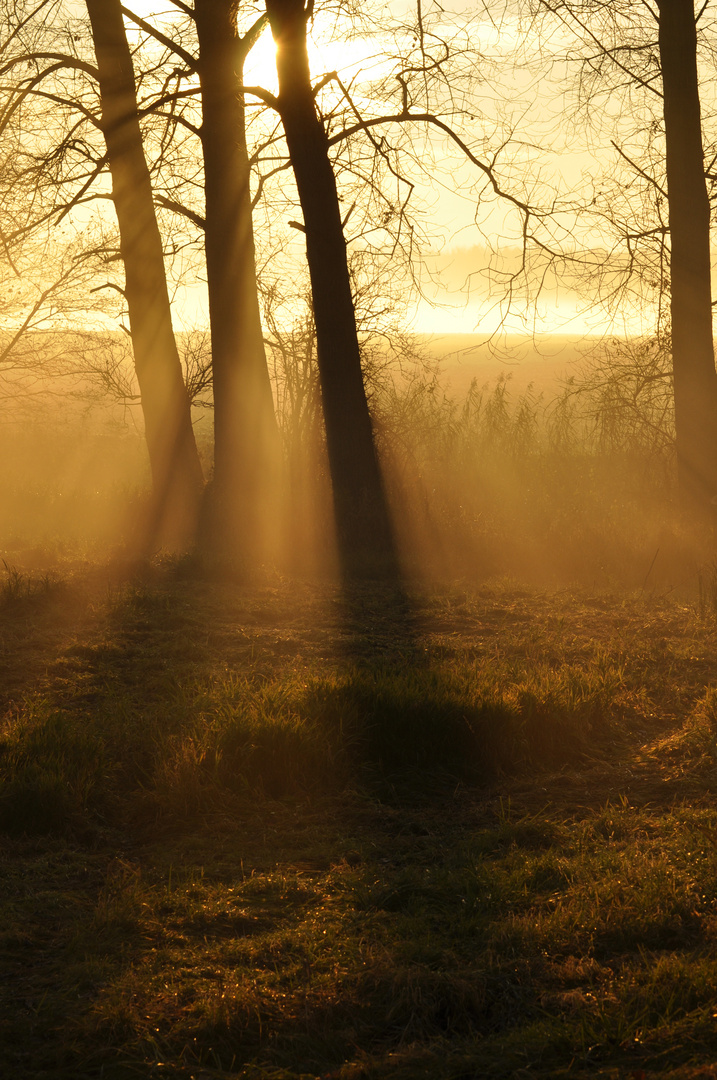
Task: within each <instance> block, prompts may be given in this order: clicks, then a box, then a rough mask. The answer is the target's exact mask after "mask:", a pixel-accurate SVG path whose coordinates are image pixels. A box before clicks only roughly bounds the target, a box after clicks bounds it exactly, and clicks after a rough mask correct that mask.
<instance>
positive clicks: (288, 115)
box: [266, 0, 398, 577]
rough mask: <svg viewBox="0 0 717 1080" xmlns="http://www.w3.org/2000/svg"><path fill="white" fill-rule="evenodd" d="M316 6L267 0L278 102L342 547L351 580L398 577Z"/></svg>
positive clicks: (345, 568) (341, 552)
mask: <svg viewBox="0 0 717 1080" xmlns="http://www.w3.org/2000/svg"><path fill="white" fill-rule="evenodd" d="M312 8H313V5H312V4H309V5H308V6H306V7H305V6H304V2H303V0H266V11H267V14H268V16H269V22H270V24H271V31H272V35H273V38H274V41H275V43H276V69H277V75H278V81H279V94H278V97H277V107H278V111H279V115H280V116H281V120H282V124H283V127H284V133H285V136H286V142H287V146H288V150H289V156H290V159H291V166H292V169H293V172H294V177H295V179H296V186H297V189H298V193H299V200H300V203H301V209H302V212H303V217H304V229H305V233H306V254H307V261H308V266H309V276H310V279H311V291H312V297H313V306H314V320H315V325H316V341H317V360H318V368H319V381H320V385H321V400H322V408H323V413H324V422H325V427H326V442H327V449H328V457H329V469H330V472H331V482H332V487H333V494H334V507H335V515H336V525H337V535H338V542H339V552H340V557H341V560H342V566H343V571H344V573H345V575H347V576H349V577H353V576H362V575H374V574H381V575H388V576H395V575H396V574H397V572H398V559H397V554H396V547H395V541H394V536H393V528H392V524H391V520H390V514H389V509H388V504H387V500H386V494H385V490H384V483H383V478H382V475H381V468H380V464H379V460H378V455H377V452H376V444H375V439H374V433H373V427H372V422H371V416H370V413H369V408H368V402H367V399H366V390H365V387H364V381H363V374H362V371H361V354H360V349H359V341H358V334H357V331H356V317H355V311H354V303H353V297H352V294H351V281H350V275H349V268H348V260H347V252H346V241H345V238H344V232H343V223H342V219H341V210H340V204H339V199H338V192H337V188H336V179H335V176H334V172H333V169H332V166H331V161H330V158H329V142H328V137H327V133H326V130H325V128H324V125H323V123H322V122H321V119H320V117H319V115H318V113H317V110H316V99H315V95H314V92H313V87H312V83H311V73H310V68H309V57H308V51H307V21H308V19H309V18H310V16H311V12H312Z"/></svg>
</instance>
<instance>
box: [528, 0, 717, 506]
mask: <svg viewBox="0 0 717 1080" xmlns="http://www.w3.org/2000/svg"><path fill="white" fill-rule="evenodd" d="M530 6H531V7H533V9H534V8H535V5H530ZM538 6H539V7H540V8H541V9H542V10H543V12H545V13H549V15H550V16H551V17H556V18H557V19H558V20H559V21H560V22H561V23H562V24H563V25H564V26H568V27H570V28H571V29H572V30H573V31H574V32H576V34H577V35H578V36H579V37H580V38H582V40H583V41H584V43H585V46H586V49H585V52H584V53H582V55H581V68H582V71H581V91H582V93H583V94H584V95H585V103H586V104H587V106H588V110H589V113H590V115H591V118H592V117H594V114H595V108H594V105H595V102H596V100H597V95H602V96H603V97H605V98H608V99H610V98H611V97H612V96H613V95H617V94H621V95H624V96H625V97H624V100H623V108H622V109H621V110H619V109H617V108H615V107H613V108H612V109H611V110H603V111H602V112H601V114H600V118H601V120H600V121H598V124H601V121H602V120H603V119H604V117H605V116H608V117H609V121H608V122H609V123H610V124H612V125H614V129H613V131H611V132H610V136H611V141H612V144H613V147H614V148H615V149H616V151H617V154H618V160H619V167H620V170H621V173H620V175H619V177H618V179H617V183H615V184H612V185H611V184H610V182H609V181H608V179H607V177H606V178H604V183H601V182H600V178H597V180H596V182H595V186H594V190H593V193H592V206H593V208H594V209H597V210H598V212H599V220H598V222H597V225H598V228H601V227H606V228H607V229H611V228H615V227H616V228H617V230H618V237H619V241H620V243H621V245H622V248H621V251H620V258H619V260H618V262H617V268H616V272H615V273H614V274H611V273H610V271H609V270H608V271H607V273H606V272H605V269H604V267H599V271H600V273H602V274H603V275H604V276H605V277H606V278H607V279H608V281H610V284H611V288H614V282H615V281H616V280H621V281H622V283H623V285H624V284H626V283H627V282H628V281H629V280H632V279H634V278H636V277H638V278H639V277H643V278H644V280H645V281H646V282H647V283H648V286H649V287H651V288H653V289H655V290H656V292H657V301H658V305H657V308H658V323H659V321H660V319H661V312H662V297H663V295H664V296H665V299H666V298H667V296H668V295H669V321H668V324H667V326H666V327H665V329H666V330H667V331H668V334H666V335H664V336H665V337H666V339H667V340H668V341H669V347H670V349H671V374H672V382H673V392H674V414H675V442H676V450H677V464H678V481H679V487H680V491H681V494H682V496H683V500H684V503H685V506H686V507H688V508H690V509H691V510H692V511H695V510H697V511H699V513H700V515H701V516H702V517H704V515H705V514H706V515H707V516H708V517H710V516H712V515H713V513H714V506H713V500H714V498H715V496H716V495H717V373H716V372H715V355H714V346H713V320H712V297H711V280H710V277H711V274H710V196H709V191H708V186H707V182H706V173H707V172H708V171H709V170H708V169H707V168H706V162H705V154H704V147H703V131H702V122H701V104H700V81H699V75H698V49H699V37H698V33H697V23H698V20H699V18H700V16H701V15H702V14H703V12H704V9H705V8H706V7H707V5H706V4H703V5H702V7H701V9H700V14H699V15H696V14H695V6H694V0H656V3H655V5H650V4H648V3H641V4H630V3H628V2H618V3H613V4H604V3H602V2H601V0H539V3H538ZM655 31H657V35H656V37H657V40H655ZM613 106H614V102H613ZM615 117H617V120H616V119H615ZM628 124H630V125H634V127H633V130H632V131H630V132H629V139H630V143H631V147H630V149H629V150H628V149H625V148H624V146H623V145H621V142H622V139H624V138H625V137H626V132H627V131H629V128H628ZM617 129H619V132H620V133H618V130H617ZM621 136H622V139H621ZM606 141H607V139H606ZM640 143H642V146H641V147H640V145H639V144H640ZM626 174H627V175H626ZM636 185H639V186H640V189H639V197H638V198H637V199H636V198H635V191H636ZM601 188H603V191H602V192H601V190H600V189H601ZM619 200H622V201H623V203H624V206H623V208H622V211H621V213H622V219H621V220H619V219H618V214H619V213H620V212H619V211H616V209H615V206H616V202H618V201H619ZM663 207H666V210H667V215H666V220H665V219H664V210H663ZM646 208H647V211H646ZM650 213H651V217H650V216H649V215H650ZM594 224H595V223H594ZM613 295H622V292H621V291H620V290H615V291H614V292H613ZM661 331H662V327H661V326H659V325H658V327H657V332H658V335H659V336H663V335H662V333H661Z"/></svg>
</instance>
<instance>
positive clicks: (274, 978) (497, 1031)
mask: <svg viewBox="0 0 717 1080" xmlns="http://www.w3.org/2000/svg"><path fill="white" fill-rule="evenodd" d="M359 600H361V598H359V599H356V598H354V600H353V601H352V603H353V605H354V606H353V609H352V611H350V612H348V616H347V614H346V602H345V601H344V600H342V599H341V598H338V597H336V595H335V594H334V593H332V592H331V591H330V590H325V591H324V592H321V590H315V591H311V590H308V589H306V590H305V591H304V592H303V593H301V594H300V595H298V596H297V589H296V587H292V588H290V589H286V590H284V591H282V589H281V588H280V587H276V588H274V589H266V590H264V591H263V592H257V593H251V592H248V591H242V590H241V589H240V588H239V587H236V588H234V587H232V588H227V587H222V588H221V590H220V589H219V587H217V586H213V585H211V584H207V583H203V584H202V583H197V582H193V581H191V580H183V581H181V582H178V581H176V580H175V579H162V578H161V577H156V578H155V579H154V581H153V582H151V581H150V582H145V584H144V585H142V586H133V587H132V588H130V589H126V590H124V589H122V588H120V587H118V588H117V589H115V590H114V591H112V593H111V595H110V596H108V595H107V591H106V588H105V591H104V593H102V592H98V593H97V594H96V595H95V596H94V598H93V601H92V604H90V605H89V606H88V605H85V607H84V608H83V607H82V606H81V605H77V612H78V613H80V612H81V613H82V614H81V616H80V614H78V615H77V617H76V622H75V624H74V633H72V634H69V636H66V638H65V639H63V642H62V643H61V644H60V645H59V646H57V647H56V650H55V654H54V656H53V657H52V660H48V661H47V662H46V663H44V664H43V665H42V666H41V665H39V664H37V663H36V659H35V653H36V651H37V650H39V649H40V647H41V646H42V645H43V642H44V640H45V636H46V634H47V632H48V629H47V622H46V614H47V613H44V614H43V613H39V614H38V613H35V612H33V613H32V618H33V619H36V622H34V623H33V622H31V621H30V622H28V621H27V619H26V615H25V614H24V613H23V614H22V615H20V614H18V615H17V616H13V617H17V618H18V619H20V618H22V619H23V620H25V621H24V622H23V623H22V626H23V628H24V630H23V632H24V633H25V634H26V637H24V638H18V640H17V641H16V642H15V643H14V644H15V646H16V648H17V649H18V650H20V649H24V650H25V652H24V653H22V654H21V653H20V652H18V653H17V655H18V656H19V655H23V656H25V655H26V656H27V657H28V659H29V660H32V661H33V664H32V666H31V667H30V668H29V669H28V670H29V672H30V674H31V675H32V678H29V677H28V681H27V683H26V684H23V685H22V686H20V684H18V687H19V688H18V690H17V692H16V693H15V695H14V696H13V697H12V698H8V699H6V709H5V713H4V719H3V726H2V734H1V740H0V825H1V826H2V829H1V831H0V875H1V876H2V882H3V887H2V890H0V963H1V965H2V967H3V970H6V971H7V972H8V973H9V975H8V978H7V979H4V980H3V981H2V982H1V983H0V1073H2V1075H8V1076H12V1077H13V1078H15V1077H17V1078H18V1080H30V1078H32V1080H34V1078H36V1077H38V1076H41V1075H43V1076H47V1077H51V1078H53V1080H54V1078H57V1080H69V1078H70V1077H72V1080H90V1078H94V1077H97V1076H104V1077H106V1078H107V1077H111V1078H115V1077H116V1078H120V1077H121V1078H125V1077H128V1076H132V1075H134V1076H146V1077H152V1076H161V1075H170V1076H173V1077H181V1078H182V1080H185V1078H186V1080H189V1077H191V1076H199V1075H202V1076H206V1077H214V1078H215V1080H220V1078H221V1080H224V1078H228V1077H230V1076H231V1077H241V1078H242V1080H256V1078H257V1077H272V1078H276V1077H282V1078H284V1080H299V1078H300V1077H303V1078H306V1077H312V1078H319V1077H321V1078H326V1077H328V1076H331V1077H333V1078H335V1080H357V1078H362V1080H369V1078H371V1080H389V1078H390V1080H396V1078H397V1077H401V1078H403V1080H409V1078H410V1080H413V1078H415V1077H416V1076H426V1077H431V1078H432V1077H437V1078H445V1080H449V1078H451V1080H456V1077H460V1076H466V1077H474V1076H476V1077H477V1076H480V1077H486V1078H488V1080H497V1078H499V1077H506V1078H507V1077H514V1076H516V1075H520V1074H521V1071H525V1070H528V1072H529V1073H530V1074H531V1075H535V1076H537V1077H541V1078H543V1080H548V1078H552V1077H558V1076H561V1075H571V1076H585V1077H587V1076H604V1077H608V1076H611V1077H622V1076H626V1077H630V1076H631V1074H636V1075H637V1076H640V1075H641V1074H644V1075H645V1076H649V1077H653V1076H657V1075H658V1074H659V1075H661V1076H670V1075H674V1076H675V1078H676V1077H677V1076H680V1077H681V1078H682V1080H684V1078H686V1077H687V1078H692V1077H697V1076H698V1075H699V1072H698V1069H699V1068H700V1067H701V1066H703V1065H706V1064H708V1063H710V1062H713V1061H714V1060H716V1059H717V1028H716V1026H715V1019H714V1015H713V1013H714V1002H715V1001H716V1000H717V965H716V964H715V961H714V948H715V943H717V908H716V907H715V881H717V854H716V852H717V846H716V845H715V839H717V804H716V803H715V796H714V768H713V756H712V754H713V739H712V727H713V726H714V716H713V714H714V713H715V701H714V698H715V690H714V686H717V647H716V643H715V637H714V634H713V631H712V629H711V626H710V625H707V624H706V623H705V622H704V621H702V622H701V621H700V620H699V617H698V613H695V612H694V611H692V610H691V609H689V608H687V607H684V606H680V605H679V604H669V603H664V604H655V603H652V604H647V603H645V602H644V601H642V600H637V601H635V600H631V599H629V598H626V597H607V596H605V595H590V594H573V593H570V594H567V593H566V594H552V595H549V594H540V593H531V592H526V591H520V590H518V589H517V588H515V587H514V586H510V585H508V584H505V583H503V584H501V585H498V586H495V587H494V588H492V589H490V590H488V589H486V590H483V591H482V592H480V593H475V594H474V593H471V592H470V591H468V590H465V589H463V590H460V591H459V590H455V591H453V592H445V593H437V594H435V595H433V596H429V597H426V598H422V599H419V600H416V602H415V604H414V609H415V612H414V613H415V620H414V621H415V634H414V638H413V641H412V642H408V641H404V642H402V643H400V647H398V648H395V647H393V642H392V638H391V635H392V633H393V631H392V630H391V626H392V624H391V622H390V619H389V616H388V615H383V616H382V614H381V609H380V605H378V604H377V603H374V601H373V600H371V598H370V597H366V598H364V600H365V603H364V601H363V600H361V604H360V603H359ZM361 605H363V607H362V610H363V612H364V614H366V619H365V622H364V623H363V624H361V623H360V620H359V619H358V616H357V612H358V609H359V607H360V606H361ZM88 610H90V611H92V612H93V613H94V614H93V616H92V619H89V616H88V614H87V611H88ZM359 614H361V612H359ZM349 616H350V617H349ZM401 617H402V618H403V616H401ZM18 625H19V624H18ZM54 640H55V639H53V641H54ZM43 647H44V646H43ZM42 655H43V656H44V655H45V654H44V653H42ZM678 1070H679V1071H678Z"/></svg>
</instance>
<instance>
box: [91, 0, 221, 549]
mask: <svg viewBox="0 0 717 1080" xmlns="http://www.w3.org/2000/svg"><path fill="white" fill-rule="evenodd" d="M86 2H87V11H88V14H89V17H90V23H91V26H92V36H93V40H94V46H95V55H96V58H97V69H98V72H99V85H100V100H101V105H102V131H103V134H104V137H105V142H106V146H107V161H108V164H109V169H110V174H111V177H112V199H113V201H114V206H115V211H116V213H117V223H118V226H119V234H120V253H121V255H122V259H123V262H124V270H125V289H124V295H125V299H126V301H127V309H128V313H129V324H130V332H131V335H132V348H133V351H134V362H135V370H136V372H137V381H138V382H139V388H140V394H141V401H142V412H143V415H144V425H145V437H146V440H147V448H148V451H149V460H150V467H151V470H152V484H153V511H152V515H151V522H150V526H149V535H148V536H147V538H146V539H147V541H148V543H150V544H157V543H163V544H170V545H172V546H182V545H185V544H186V543H188V542H190V541H191V540H192V539H193V536H194V530H195V528H196V523H197V514H198V511H199V506H200V501H201V493H202V484H203V478H202V469H201V464H200V461H199V455H198V453H197V447H196V442H195V439H194V430H193V428H192V420H191V413H190V403H189V398H188V395H187V391H186V387H185V384H184V379H183V376H182V365H181V362H180V359H179V354H178V351H177V344H176V341H175V338H174V332H173V329H172V317H171V310H170V303H169V293H168V290H167V279H166V274H165V267H164V256H163V251H162V241H161V237H160V233H159V227H158V225H157V218H156V214H155V210H154V202H153V197H152V186H151V181H150V175H149V170H148V168H147V162H146V159H145V156H144V149H143V145H142V133H141V130H140V126H139V117H138V113H137V98H136V90H135V80H134V70H133V67H132V58H131V54H130V50H129V46H128V43H127V35H126V32H125V28H124V23H123V20H122V12H121V4H120V0H86Z"/></svg>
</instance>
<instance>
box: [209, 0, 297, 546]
mask: <svg viewBox="0 0 717 1080" xmlns="http://www.w3.org/2000/svg"><path fill="white" fill-rule="evenodd" d="M236 16H237V5H236V0H196V4H195V20H196V26H197V35H198V38H199V78H200V83H201V91H202V146H203V152H204V182H205V197H206V232H205V246H206V258H207V283H208V291H209V318H210V326H211V341H212V371H213V383H214V479H213V483H212V492H211V498H210V508H209V511H208V518H209V520H208V522H207V531H208V533H209V536H208V542H209V546H210V548H212V549H214V550H215V551H216V550H217V549H218V550H219V551H221V552H223V553H228V552H229V551H231V550H232V549H234V550H235V552H236V553H237V554H239V555H240V556H243V557H245V558H247V557H248V558H250V559H252V560H256V559H258V558H261V556H262V554H265V553H266V548H267V542H268V540H269V526H270V525H271V520H270V518H271V514H270V507H271V505H272V500H273V499H274V498H275V496H276V486H277V482H278V475H277V474H278V461H279V433H278V428H277V425H276V419H275V416H274V402H273V396H272V390H271V382H270V379H269V371H268V368H267V363H266V354H265V350H264V337H263V330H262V324H261V313H260V309H259V299H258V295H257V285H256V261H255V252H254V235H253V230H252V205H251V192H250V184H249V181H250V165H249V155H248V151H247V144H246V127H245V105H244V96H243V94H242V93H241V91H240V87H241V84H242V81H243V68H244V61H245V59H246V56H247V54H248V52H249V49H250V48H251V46H252V45H253V43H254V40H255V39H256V36H257V35H258V32H259V30H260V24H255V27H254V28H253V29H252V30H251V31H249V33H248V34H247V36H246V37H245V38H244V39H240V38H239V35H238V32H237V22H236Z"/></svg>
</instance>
